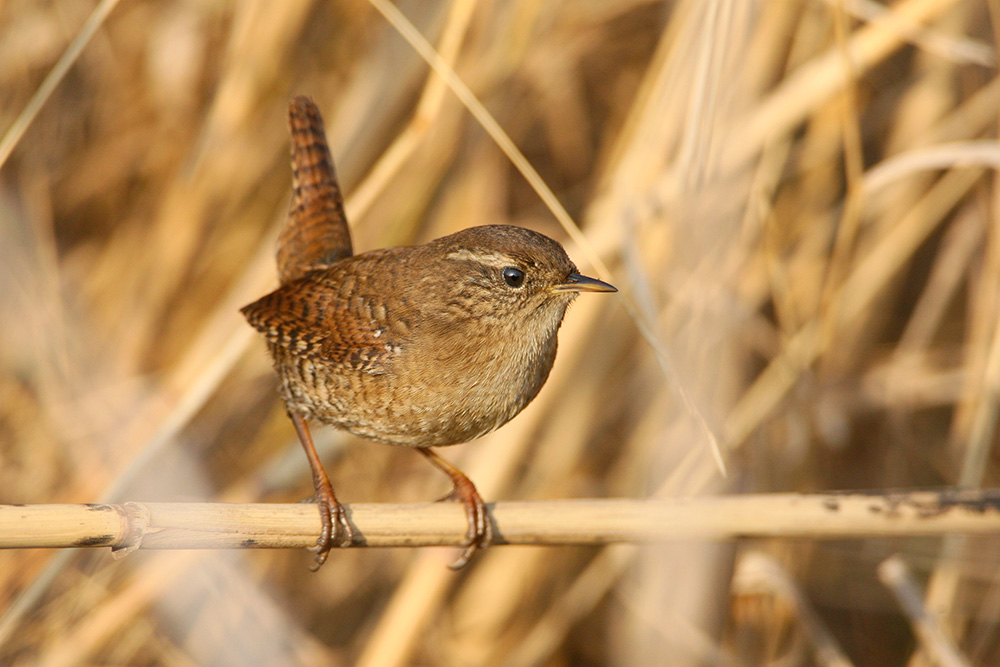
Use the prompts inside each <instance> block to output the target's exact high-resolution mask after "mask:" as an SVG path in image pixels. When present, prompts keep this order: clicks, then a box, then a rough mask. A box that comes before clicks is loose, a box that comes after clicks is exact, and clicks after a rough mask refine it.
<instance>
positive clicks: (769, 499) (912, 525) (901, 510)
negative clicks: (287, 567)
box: [0, 489, 1000, 555]
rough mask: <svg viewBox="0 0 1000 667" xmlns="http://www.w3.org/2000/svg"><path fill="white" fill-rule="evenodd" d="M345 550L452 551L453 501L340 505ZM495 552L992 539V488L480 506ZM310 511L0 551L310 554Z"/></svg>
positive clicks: (83, 526)
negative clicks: (759, 540) (772, 540)
mask: <svg viewBox="0 0 1000 667" xmlns="http://www.w3.org/2000/svg"><path fill="white" fill-rule="evenodd" d="M345 507H346V508H347V515H348V518H349V520H350V521H351V523H352V524H353V525H354V526H355V535H356V536H355V542H354V546H370V547H399V546H444V545H460V544H462V542H463V540H464V535H465V528H466V525H465V514H464V511H463V508H462V507H461V505H459V504H457V503H425V504H407V505H403V504H356V505H347V506H345ZM490 512H491V515H492V517H493V520H494V522H495V525H496V527H497V531H496V533H497V536H496V539H495V542H496V543H497V544H536V545H565V544H607V543H612V542H658V541H665V540H675V539H731V538H738V537H798V538H816V539H823V538H843V537H866V536H875V535H877V536H892V535H896V536H901V535H927V536H934V535H945V534H951V533H979V534H982V533H1000V489H991V490H986V491H954V490H947V491H909V492H897V493H883V492H873V493H844V494H810V495H804V494H768V495H745V496H718V497H702V498H678V499H669V500H625V499H614V500H557V501H535V502H504V503H497V504H495V505H491V506H490ZM317 518H318V517H317V512H316V508H315V506H313V505H309V504H294V505H291V504H288V505H285V504H225V503H134V502H130V503H124V504H121V505H103V504H91V505H57V504H52V505H0V548H4V549H16V548H30V547H47V548H67V547H111V548H112V550H113V551H114V552H116V553H117V555H124V554H127V553H129V552H131V551H133V550H134V549H137V548H140V547H141V548H144V549H238V548H289V547H308V546H311V545H312V544H313V543H314V542H315V539H316V534H317V533H318V530H319V528H318V521H317Z"/></svg>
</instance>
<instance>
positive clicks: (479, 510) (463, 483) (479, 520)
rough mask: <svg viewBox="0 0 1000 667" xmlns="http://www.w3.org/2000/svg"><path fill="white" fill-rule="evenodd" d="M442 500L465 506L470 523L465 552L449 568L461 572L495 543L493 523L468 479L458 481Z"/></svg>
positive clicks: (484, 504)
mask: <svg viewBox="0 0 1000 667" xmlns="http://www.w3.org/2000/svg"><path fill="white" fill-rule="evenodd" d="M441 500H455V501H459V502H461V503H462V504H464V505H465V516H466V518H467V519H468V522H469V528H468V530H467V531H466V533H465V540H466V541H465V550H464V551H462V555H461V556H459V557H458V560H456V561H455V562H454V563H452V564H451V565H449V566H448V567H450V568H451V569H453V570H461V569H462V568H463V567H465V566H466V565H468V564H469V561H470V560H472V557H473V556H475V555H476V552H477V551H479V550H480V549H485V548H486V547H488V546H489V545H490V543H491V542H492V541H493V522H492V521H490V515H489V513H488V512H487V509H486V503H484V502H483V498H482V496H480V495H479V491H477V490H476V487H475V485H474V484H473V483H472V481H471V480H469V479H468V478H467V477H464V476H463V479H456V480H455V487H454V488H453V489H452V490H451V493H449V494H448V495H447V496H445V497H443V498H441Z"/></svg>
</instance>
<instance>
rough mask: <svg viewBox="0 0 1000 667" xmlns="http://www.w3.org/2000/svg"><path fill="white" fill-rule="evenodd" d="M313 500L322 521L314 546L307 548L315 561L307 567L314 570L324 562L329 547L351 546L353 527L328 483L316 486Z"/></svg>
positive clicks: (328, 553)
mask: <svg viewBox="0 0 1000 667" xmlns="http://www.w3.org/2000/svg"><path fill="white" fill-rule="evenodd" d="M313 500H314V501H315V502H316V504H317V505H319V517H320V521H321V522H322V529H321V530H320V534H319V538H317V539H316V546H313V547H310V548H309V551H312V552H313V553H314V554H316V562H315V563H314V564H313V565H312V567H311V568H309V569H311V570H312V571H313V572H315V571H316V570H318V569H319V568H320V567H322V565H323V563H325V562H326V557H327V556H329V555H330V549H332V548H333V547H349V546H351V543H352V542H354V528H353V527H352V526H351V524H350V522H349V521H348V520H347V513H346V512H345V511H344V506H343V505H341V504H340V503H339V502H337V497H336V496H334V495H333V487H332V486H330V484H320V485H319V486H318V487H317V488H316V495H315V496H314V497H313Z"/></svg>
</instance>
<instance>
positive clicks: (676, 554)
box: [0, 0, 1000, 667]
mask: <svg viewBox="0 0 1000 667" xmlns="http://www.w3.org/2000/svg"><path fill="white" fill-rule="evenodd" d="M94 6H95V5H94V3H92V2H87V3H84V2H70V3H47V2H42V3H39V2H32V1H30V0H15V1H12V2H6V3H2V4H0V90H3V91H4V93H3V95H2V98H0V133H2V132H6V131H7V128H9V127H10V126H11V125H12V123H14V121H15V118H16V117H17V116H18V114H19V113H21V111H22V110H23V109H24V108H25V107H26V105H27V104H28V103H29V100H30V99H31V98H32V96H33V95H35V94H36V92H37V91H38V90H39V87H40V86H41V85H42V81H43V80H44V79H45V76H46V74H47V73H48V72H49V71H50V70H51V69H52V67H53V65H54V64H55V63H56V61H57V60H58V59H59V57H60V55H61V54H62V53H63V51H64V49H65V48H66V47H67V45H68V44H69V43H70V42H71V41H72V40H73V38H74V37H75V36H77V35H78V34H79V32H80V30H81V26H83V25H84V22H85V21H86V19H87V16H88V14H89V12H90V11H91V10H92V9H93V7H94ZM401 9H402V11H403V13H404V14H405V15H406V16H407V17H409V19H410V20H412V21H413V22H414V23H415V24H416V26H417V28H418V29H419V30H420V31H421V32H422V34H424V35H425V36H426V37H427V38H428V39H429V40H430V42H431V43H432V44H434V45H435V47H436V48H437V49H438V52H439V53H440V55H441V57H442V58H443V59H444V61H446V62H449V63H453V65H454V68H455V70H456V71H457V72H458V74H459V76H460V77H461V78H462V80H463V81H464V82H465V83H466V84H467V85H468V86H469V88H470V89H471V91H472V92H473V93H474V94H475V95H476V96H477V98H478V99H479V100H480V101H481V102H482V103H483V104H484V105H485V107H486V108H487V109H488V110H489V111H490V112H491V113H492V114H493V116H495V118H496V119H497V121H498V122H499V125H500V126H501V127H502V128H503V129H504V130H505V131H506V132H507V133H508V134H509V135H510V137H511V138H512V140H513V142H514V144H515V145H516V146H518V147H519V148H520V150H521V151H523V153H524V155H525V156H526V157H527V159H528V161H529V162H530V164H531V165H532V166H533V167H534V169H536V170H537V172H538V173H539V174H540V175H541V177H542V179H544V181H545V182H546V183H547V184H548V186H549V187H550V188H551V189H552V191H553V192H554V193H555V195H556V197H557V198H558V199H559V201H561V202H562V204H563V205H564V206H565V207H566V210H567V211H568V213H569V214H570V215H571V216H572V218H573V219H574V220H576V221H577V223H578V224H579V225H580V228H581V229H582V231H583V235H584V236H585V238H586V246H584V245H581V243H580V242H579V241H572V242H570V241H567V249H568V250H569V252H570V255H571V256H572V257H574V258H576V259H577V261H578V264H580V267H581V269H584V270H585V271H590V272H593V271H595V268H594V266H593V263H592V262H593V259H591V258H599V261H602V262H604V263H606V264H607V265H608V266H609V267H610V269H611V273H612V275H611V279H612V281H613V282H615V283H616V284H617V285H619V286H620V287H621V288H622V289H623V293H622V294H621V295H618V296H617V297H615V298H610V297H608V298H599V297H591V298H581V299H579V300H578V302H577V303H576V304H575V305H574V307H573V308H572V309H571V311H570V313H569V315H568V317H567V320H566V323H565V325H564V327H563V331H562V333H561V345H560V355H559V359H558V361H557V363H556V367H555V369H554V371H553V374H552V376H551V378H550V379H549V381H548V384H547V386H546V387H545V389H544V390H543V391H542V393H541V394H540V396H539V397H538V399H537V400H536V401H535V402H534V403H533V404H532V405H531V406H529V408H528V409H526V410H525V412H524V414H522V415H521V416H519V417H518V418H517V419H516V420H514V421H513V422H512V423H511V424H509V425H508V426H506V427H504V428H503V429H501V430H500V431H498V432H496V433H494V434H491V435H490V436H488V437H486V438H483V439H482V440H481V441H479V442H477V443H475V444H471V445H467V446H465V447H461V448H455V449H453V450H449V451H448V452H446V455H447V456H449V458H451V459H452V460H454V461H455V462H456V463H458V464H459V465H460V466H461V467H462V468H463V469H464V470H465V471H466V472H467V473H468V474H469V475H470V477H472V478H473V479H474V480H475V481H476V482H477V484H478V486H479V488H480V490H481V491H482V492H483V495H484V496H486V497H487V498H488V499H500V500H515V499H516V500H532V499H558V498H578V497H579V498H589V497H593V498H604V497H620V496H624V497H645V496H648V495H650V494H659V495H664V496H684V495H696V494H708V493H737V492H750V491H752V492H758V493H763V492H789V491H817V490H830V489H859V488H872V489H884V488H893V487H918V486H919V487H923V486H930V487H947V486H956V485H961V486H967V487H974V486H981V485H991V484H996V482H997V477H998V472H1000V470H998V459H997V453H996V443H997V441H998V438H997V430H996V429H997V408H998V396H1000V327H998V326H997V312H998V308H1000V299H998V294H1000V234H998V232H997V229H998V227H997V224H996V222H995V221H996V220H998V219H1000V217H998V207H1000V200H998V195H997V192H996V176H995V168H996V167H997V165H998V164H1000V159H998V153H1000V144H998V143H997V116H998V111H997V110H998V109H1000V79H998V78H997V76H996V53H995V46H996V43H997V41H998V40H997V38H996V35H997V34H998V28H1000V13H998V12H1000V9H998V7H997V5H996V3H968V2H960V1H959V0H899V1H898V2H895V3H893V4H892V6H891V7H885V6H882V5H879V4H877V3H874V2H870V1H867V0H856V1H853V2H852V1H850V0H844V1H843V2H834V1H833V0H829V1H828V2H821V1H820V0H809V1H806V0H802V1H792V0H789V1H787V2H767V3H757V4H752V3H746V2H740V1H739V0H717V1H711V2H709V1H703V0H686V1H682V2H678V3H670V4H661V3H651V2H642V1H629V0H614V1H611V0H578V1H576V2H563V3H560V2H551V1H549V2H542V1H539V0H514V1H512V2H503V3H499V2H498V3H486V2H480V3H476V2H471V1H469V0H452V1H451V2H440V3H427V2H405V3H403V4H402V6H401ZM295 93H306V94H309V95H312V96H313V97H314V98H315V99H316V101H317V102H318V103H319V105H320V107H321V108H322V109H323V111H324V114H325V116H326V120H327V128H328V131H329V134H330V139H331V143H332V146H333V151H334V156H335V158H336V160H337V163H338V167H339V171H340V175H341V179H342V183H343V185H344V187H345V190H346V192H347V193H348V194H349V201H348V212H349V214H350V216H351V219H352V223H353V228H354V233H355V246H356V247H357V248H358V249H361V250H365V249H370V248H375V247H381V246H385V245H394V244H402V243H409V242H420V241H424V240H428V239H430V238H434V237H436V236H440V235H442V234H445V233H448V232H451V231H454V230H456V229H460V228H463V227H466V226H470V225H473V224H481V223H485V222H508V223H514V224H521V225H525V226H529V227H532V228H535V229H538V230H540V231H543V232H545V233H548V234H550V235H552V236H554V237H556V238H559V239H562V240H567V239H568V238H569V234H568V232H567V230H565V229H564V228H562V227H561V226H560V225H559V223H558V222H557V221H556V216H555V215H554V214H553V213H552V212H550V211H549V210H547V209H546V208H545V206H544V205H543V204H542V199H541V198H540V197H539V195H538V194H537V193H535V192H533V191H532V190H531V188H530V187H529V186H528V185H527V182H526V181H525V179H524V178H523V177H522V176H521V175H520V174H518V172H517V171H516V170H515V169H514V167H512V166H511V163H510V162H509V161H508V159H507V158H506V157H504V155H503V154H502V152H501V151H500V150H499V149H498V147H497V145H496V143H495V142H494V141H493V140H492V139H491V138H490V137H489V135H488V133H487V132H486V131H484V130H483V128H482V127H481V126H480V125H479V124H477V123H476V122H475V121H474V120H473V119H472V117H471V116H470V114H469V112H468V111H466V110H465V109H464V108H463V107H462V105H461V104H460V103H459V102H458V100H457V99H456V97H455V96H454V95H453V94H452V93H451V92H449V91H448V90H447V89H446V88H445V87H444V86H443V84H442V83H441V82H440V80H439V79H438V78H436V77H429V76H428V68H427V66H426V65H425V64H424V63H423V62H422V61H421V59H420V58H419V56H418V55H417V54H416V53H415V52H414V50H413V49H412V48H411V47H410V46H409V45H407V44H406V42H405V41H404V40H403V39H402V38H401V37H400V36H399V34H398V33H397V32H396V31H395V30H393V29H392V28H390V27H389V26H388V24H387V23H386V21H385V19H384V18H382V17H381V16H380V15H379V14H378V13H377V12H376V11H375V10H374V9H373V7H372V5H370V4H368V3H366V2H363V1H362V0H355V1H346V0H337V1H335V2H309V1H307V0H293V1H290V2H280V3H279V2H267V1H266V0H256V1H250V2H239V3H222V2H217V3H195V2H192V3H157V2H143V1H139V2H127V3H120V4H119V5H118V6H117V7H115V8H114V9H113V11H112V12H111V13H110V15H109V16H108V18H107V20H106V21H105V22H104V23H103V25H101V26H100V28H99V29H98V30H97V32H96V34H95V36H94V37H93V39H92V40H91V41H90V42H89V43H88V44H87V45H86V46H85V48H84V49H83V50H82V52H81V54H80V57H79V59H78V60H77V61H76V62H75V63H74V64H73V65H72V66H71V67H70V68H69V70H68V72H67V74H66V76H65V77H64V78H63V79H62V80H61V81H60V82H59V83H58V85H56V86H55V88H54V89H53V92H52V95H51V97H49V98H48V99H47V100H46V101H45V103H44V104H43V105H42V106H41V107H40V110H39V113H38V115H37V117H36V118H35V119H34V121H33V122H32V123H31V124H30V126H28V127H27V130H26V132H25V134H24V135H23V137H22V138H21V140H20V142H19V143H18V144H17V145H16V146H15V147H14V150H13V152H12V153H11V154H10V157H9V158H8V159H7V160H6V162H5V163H4V164H3V165H2V167H0V369H2V373H0V502H2V503H56V502H58V503H67V502H88V501H98V500H109V501H116V502H117V501H124V500H140V501H201V500H229V501H240V502H251V501H283V502H284V501H291V500H295V499H298V498H300V497H303V496H305V495H307V494H308V493H309V490H310V482H309V478H308V472H307V467H306V464H305V461H304V457H302V455H301V452H300V451H299V449H298V445H296V444H294V434H293V431H292V429H291V428H290V426H289V424H288V423H287V420H286V419H285V418H284V416H283V414H282V410H281V409H280V406H279V404H278V400H277V395H276V392H275V390H274V379H273V376H272V373H271V370H270V368H269V364H268V361H267V359H266V355H265V351H264V349H263V345H262V344H261V343H260V341H259V340H257V339H256V338H255V337H254V336H253V334H252V332H251V331H250V329H249V327H247V326H246V325H245V324H244V322H243V321H242V319H241V318H240V316H239V313H238V312H237V308H238V307H239V306H240V305H242V304H244V303H246V302H248V301H250V300H252V299H253V298H255V297H257V296H259V295H260V294H261V293H263V292H264V291H265V290H266V289H268V287H269V286H271V285H273V284H274V283H275V277H274V264H273V254H272V246H273V242H274V237H275V234H276V225H277V223H278V222H280V220H281V218H282V216H283V214H284V210H285V207H286V206H287V197H288V189H289V183H290V176H289V170H288V167H287V136H286V131H285V126H284V122H285V121H284V118H285V105H286V104H287V101H288V99H289V98H290V97H291V95H293V94H295ZM640 331H645V332H646V334H647V335H646V336H645V337H644V336H643V335H641V333H640ZM321 433H322V435H320V436H319V440H320V441H321V444H322V445H323V447H324V449H325V459H326V461H327V465H328V470H329V471H330V472H331V475H332V477H333V479H334V483H335V484H336V486H337V488H338V495H339V496H340V497H342V498H343V499H345V500H346V501H348V502H354V501H357V502H362V501H364V502H374V501H382V502H408V501H417V500H426V499H429V498H433V497H436V496H437V495H440V493H442V492H443V491H444V489H445V483H444V480H443V479H442V478H441V477H440V475H438V474H437V473H436V472H435V471H433V470H432V469H430V468H429V467H428V466H426V465H424V464H421V463H418V462H417V460H418V458H419V457H416V456H414V455H413V454H412V453H411V452H406V451H402V450H399V449H393V448H388V447H382V446H377V445H371V444H367V443H362V442H359V441H356V440H353V439H351V438H349V437H347V436H344V435H342V434H339V433H335V432H330V431H329V430H327V431H321ZM712 437H714V438H716V439H717V441H718V443H719V444H720V446H721V447H722V449H723V450H724V457H725V461H726V466H727V468H728V476H727V477H726V478H725V479H722V478H721V477H720V475H719V473H718V470H717V467H716V464H715V462H714V459H713V456H712V452H711V447H710V442H711V439H712ZM990 511H994V510H990ZM998 546H1000V542H998V540H996V539H995V538H983V537H980V538H960V537H955V538H949V539H946V540H941V539H927V538H921V539H907V540H901V539H898V538H893V539H890V538H884V539H867V540H864V541H861V540H852V541H837V542H830V541H816V542H789V541H784V540H772V541H767V542H755V543H735V544H733V543H725V544H715V543H712V544H690V543H686V542H685V543H677V544H672V545H669V546H666V547H642V548H639V547H634V546H629V545H619V546H614V547H608V548H596V547H561V548H527V547H498V548H495V549H492V550H490V551H488V552H487V553H485V554H483V556H482V557H481V558H479V559H478V560H477V562H476V563H475V564H474V565H473V566H471V567H470V568H469V569H468V570H467V571H465V572H462V573H460V574H455V573H452V572H450V571H449V570H447V569H446V568H445V564H446V563H447V562H449V560H450V559H451V558H453V557H454V553H453V552H452V551H451V550H448V549H426V550H422V551H414V550H406V549H386V550H358V551H356V552H343V553H340V552H337V553H334V554H333V555H332V556H331V558H330V562H329V563H328V564H327V565H326V566H325V567H324V568H323V570H322V571H321V572H320V573H318V574H312V573H310V572H309V571H308V570H307V568H306V566H307V564H308V563H309V561H310V559H309V556H308V555H307V554H305V553H302V552H300V551H266V552H265V551H254V552H250V551H245V552H179V553H143V552H138V553H136V554H133V555H132V556H130V557H129V558H128V559H126V560H124V561H112V559H110V558H109V557H108V556H107V554H106V553H105V552H103V551H102V552H100V553H92V552H91V553H71V552H62V553H56V552H50V551H41V550H26V551H10V552H4V553H0V611H2V615H0V663H2V664H13V665H29V664H30V665H34V664H45V665H66V664H140V665H141V664H164V665H190V664H206V665H208V664H212V665H215V664H240V665H244V664H331V663H332V664H364V665H377V666H379V667H382V666H384V665H405V664H435V665H438V664H440V665H450V664H461V665H468V664H476V665H478V664H490V665H559V664H583V665H587V664H595V665H596V664H611V665H639V664H670V665H686V664H691V665H694V664H698V665H702V664H712V665H758V664H771V663H776V662H779V661H781V662H780V664H793V665H810V664H823V665H834V664H849V663H853V664H857V665H902V664H913V665H919V664H926V663H924V662H922V660H923V658H921V657H920V656H919V655H916V654H915V651H917V644H916V640H915V639H914V636H915V635H914V634H913V632H912V631H911V630H910V629H909V625H908V623H907V621H906V619H905V617H904V615H903V613H902V611H901V610H900V607H899V606H898V605H897V603H896V601H895V598H894V597H893V593H891V592H890V590H889V589H888V588H887V587H886V586H883V584H882V583H880V579H879V573H878V571H877V570H878V566H879V564H880V563H881V562H883V561H884V560H885V559H886V558H887V557H889V556H890V555H892V554H894V553H899V554H901V555H902V557H903V560H904V561H905V562H906V563H907V564H908V565H909V566H910V568H911V569H912V572H913V574H914V576H915V577H916V578H917V579H918V580H919V583H920V584H921V585H923V586H925V587H926V589H927V603H928V604H930V605H931V606H932V608H933V609H934V610H936V611H937V612H939V613H940V618H939V620H940V626H939V627H937V633H938V634H939V635H940V636H941V637H944V638H945V640H947V641H951V642H953V646H951V647H949V648H950V649H956V650H957V653H956V655H963V656H965V658H966V659H967V660H968V661H969V663H970V664H982V665H989V664H997V663H998V662H1000V642H998V641H997V637H998V636H1000V635H998V633H997V629H998V628H997V625H998V618H1000V595H998V593H1000V585H998V584H1000V576H998V574H997V568H996V565H995V563H996V562H997V556H998V555H1000V554H998ZM892 562H895V561H892ZM883 578H884V579H885V577H883ZM893 581H899V579H898V578H897V579H894V580H893ZM897 594H898V593H897ZM921 632H922V635H921V636H923V635H924V634H928V633H929V635H934V632H931V631H928V633H923V631H921ZM948 655H950V654H948Z"/></svg>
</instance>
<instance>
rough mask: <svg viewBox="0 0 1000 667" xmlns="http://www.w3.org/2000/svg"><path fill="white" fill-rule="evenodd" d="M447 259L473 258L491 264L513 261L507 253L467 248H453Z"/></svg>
mask: <svg viewBox="0 0 1000 667" xmlns="http://www.w3.org/2000/svg"><path fill="white" fill-rule="evenodd" d="M446 257H447V259H453V260H457V261H467V260H472V261H476V262H482V263H483V264H487V265H489V266H508V265H510V264H511V263H513V260H512V259H511V258H510V257H507V256H506V255H501V254H499V253H495V252H473V251H472V250H469V249H467V248H459V249H458V250H453V251H451V252H450V253H448V255H447V256H446Z"/></svg>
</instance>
